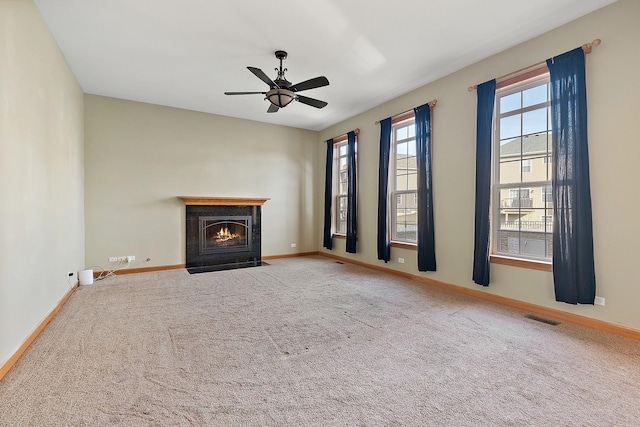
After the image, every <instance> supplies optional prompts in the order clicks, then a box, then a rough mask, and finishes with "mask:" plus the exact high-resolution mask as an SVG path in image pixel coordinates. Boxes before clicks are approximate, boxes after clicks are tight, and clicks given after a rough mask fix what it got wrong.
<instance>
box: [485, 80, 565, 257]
mask: <svg viewBox="0 0 640 427" xmlns="http://www.w3.org/2000/svg"><path fill="white" fill-rule="evenodd" d="M540 74H541V75H538V76H536V77H534V78H529V79H528V80H524V81H519V82H516V83H514V84H511V85H510V86H506V87H503V88H499V89H498V90H497V92H496V106H495V109H496V120H495V123H496V126H495V135H494V145H493V146H494V149H493V153H494V154H493V156H494V159H493V166H494V168H493V170H494V175H493V213H492V242H493V243H492V252H493V253H495V254H503V255H509V256H515V257H520V258H531V259H543V260H547V261H548V260H550V259H551V255H552V222H553V221H552V218H553V216H552V215H553V203H552V199H551V173H552V170H551V162H550V161H549V159H550V157H551V154H552V152H551V150H552V144H551V123H550V119H549V115H550V101H549V76H548V73H544V74H542V73H540Z"/></svg>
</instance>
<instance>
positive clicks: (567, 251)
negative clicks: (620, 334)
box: [547, 48, 596, 304]
mask: <svg viewBox="0 0 640 427" xmlns="http://www.w3.org/2000/svg"><path fill="white" fill-rule="evenodd" d="M584 63H585V61H584V52H583V50H582V48H577V49H574V50H572V51H569V52H567V53H565V54H562V55H560V56H556V57H555V58H552V59H548V60H547V67H548V68H549V74H550V79H549V80H550V95H551V126H552V136H553V142H552V150H553V162H552V163H553V173H552V188H553V281H554V287H555V293H556V301H561V302H566V303H569V304H578V303H579V304H593V302H594V299H595V296H596V275H595V266H594V259H593V225H592V218H591V190H590V186H589V152H588V149H587V89H586V78H585V67H584Z"/></svg>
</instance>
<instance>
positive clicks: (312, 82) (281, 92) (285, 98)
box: [224, 50, 329, 113]
mask: <svg viewBox="0 0 640 427" xmlns="http://www.w3.org/2000/svg"><path fill="white" fill-rule="evenodd" d="M275 54H276V58H278V59H279V60H280V68H279V69H278V68H276V69H275V70H276V71H277V72H278V77H276V79H275V80H271V79H270V78H269V77H267V75H266V74H265V73H264V72H263V71H262V70H261V69H260V68H256V67H247V68H248V69H249V71H251V72H252V73H253V74H255V75H256V77H258V78H259V79H260V80H262V81H263V82H265V83H266V84H268V85H269V91H267V92H225V93H224V94H225V95H254V94H262V95H266V96H265V98H264V99H267V100H269V102H270V103H271V105H269V109H268V110H267V113H275V112H276V111H278V110H279V109H280V108H283V107H286V106H287V105H289V104H290V103H291V101H294V100H295V101H298V102H302V103H303V104H307V105H311V106H312V107H316V108H324V107H326V106H327V103H326V102H324V101H320V100H319V99H314V98H309V97H308V96H303V95H298V92H302V91H303V90H309V89H315V88H318V87H322V86H327V85H328V84H329V80H327V78H326V77H325V76H320V77H316V78H313V79H309V80H305V81H303V82H300V83H297V84H295V85H294V84H291V82H290V81H288V80H287V79H286V78H285V77H284V73H285V71H287V69H286V68H284V69H283V68H282V60H283V59H285V58H286V57H287V52H285V51H284V50H277V51H276V52H275Z"/></svg>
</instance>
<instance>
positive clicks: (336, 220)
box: [331, 136, 349, 237]
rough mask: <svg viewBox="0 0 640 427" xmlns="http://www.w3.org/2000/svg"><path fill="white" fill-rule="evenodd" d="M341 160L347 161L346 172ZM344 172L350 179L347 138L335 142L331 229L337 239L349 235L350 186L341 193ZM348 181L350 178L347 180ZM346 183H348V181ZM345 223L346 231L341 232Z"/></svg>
mask: <svg viewBox="0 0 640 427" xmlns="http://www.w3.org/2000/svg"><path fill="white" fill-rule="evenodd" d="M341 147H344V154H343V155H341V154H340V148H341ZM341 159H344V161H345V165H346V169H344V171H342V170H340V161H341ZM342 172H344V175H345V176H347V177H348V175H349V162H347V138H346V136H345V137H344V138H340V139H337V140H335V141H334V142H333V189H332V195H331V196H332V199H333V224H331V227H332V229H333V233H332V234H333V235H334V236H336V237H346V235H347V230H346V227H347V217H346V215H347V208H346V206H347V204H348V199H347V196H348V193H349V188H348V185H347V187H346V189H345V191H344V193H342V192H341V191H340V188H341V186H340V184H341V177H342ZM347 179H348V178H347ZM344 182H347V181H346V180H345V181H344ZM342 199H344V200H345V209H344V219H342V220H341V219H340V214H341V213H342V212H341V210H340V201H341V200H342ZM341 223H344V231H341V229H340V224H341Z"/></svg>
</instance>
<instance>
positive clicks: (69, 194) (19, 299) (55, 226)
mask: <svg viewBox="0 0 640 427" xmlns="http://www.w3.org/2000/svg"><path fill="white" fill-rule="evenodd" d="M0 64H1V65H0V69H1V70H2V71H0V200H1V202H0V366H2V365H3V364H4V363H5V362H6V361H7V360H8V358H9V357H11V356H12V355H13V354H14V353H15V352H16V350H17V349H18V348H19V347H20V345H21V344H22V343H23V342H24V340H25V339H26V338H27V337H28V336H29V335H30V334H31V332H32V331H33V330H34V329H35V328H36V327H37V325H38V324H39V323H40V322H41V321H42V320H43V319H44V318H45V317H46V316H47V315H48V314H49V313H50V312H51V310H52V309H53V308H54V307H55V306H56V304H57V303H58V301H59V300H60V299H61V298H62V297H63V296H64V294H65V293H66V292H67V291H68V290H69V289H70V288H71V284H72V283H73V282H75V280H76V279H77V275H75V276H74V278H72V279H71V284H69V283H68V282H69V278H68V276H67V272H69V271H73V272H77V271H78V270H80V269H82V268H83V264H84V219H83V218H84V211H83V145H82V139H83V118H82V103H83V96H82V91H81V89H80V87H79V86H78V84H77V82H76V80H75V78H74V76H73V75H72V74H71V72H70V70H69V67H68V66H67V64H66V62H65V60H64V58H63V56H62V54H61V53H60V51H59V49H58V47H57V46H56V44H55V42H54V41H53V39H52V37H51V36H50V34H49V32H48V30H47V28H46V27H45V25H44V23H43V22H42V20H41V18H40V15H39V13H38V11H37V9H36V7H35V6H34V5H33V3H32V2H31V1H30V0H4V1H0Z"/></svg>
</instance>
